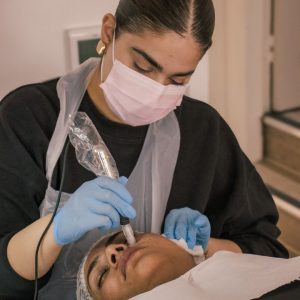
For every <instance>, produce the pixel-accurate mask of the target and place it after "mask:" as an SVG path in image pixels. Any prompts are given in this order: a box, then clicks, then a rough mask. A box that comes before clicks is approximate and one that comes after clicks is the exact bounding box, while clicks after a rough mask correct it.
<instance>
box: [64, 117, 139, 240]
mask: <svg viewBox="0 0 300 300" xmlns="http://www.w3.org/2000/svg"><path fill="white" fill-rule="evenodd" d="M69 137H70V141H71V143H72V145H73V146H74V148H75V150H76V157H77V160H78V162H79V163H80V164H81V165H82V166H83V167H85V168H86V169H88V170H90V171H92V172H93V173H94V174H96V175H97V176H107V177H110V178H112V179H118V178H119V172H118V169H117V165H116V162H115V160H114V158H113V156H112V155H111V153H110V152H109V150H108V148H107V147H106V145H105V143H104V141H103V139H102V138H101V136H100V134H99V133H98V131H97V130H96V128H95V126H94V124H93V123H92V121H91V120H90V119H89V117H88V116H87V114H86V113H84V112H77V114H76V116H75V118H74V120H73V122H72V123H71V125H70V126H69ZM120 224H121V227H122V231H123V233H124V236H125V238H126V240H127V242H128V245H129V246H133V245H134V244H135V243H136V240H135V237H134V233H133V230H132V227H131V225H130V221H129V218H127V217H124V216H121V215H120Z"/></svg>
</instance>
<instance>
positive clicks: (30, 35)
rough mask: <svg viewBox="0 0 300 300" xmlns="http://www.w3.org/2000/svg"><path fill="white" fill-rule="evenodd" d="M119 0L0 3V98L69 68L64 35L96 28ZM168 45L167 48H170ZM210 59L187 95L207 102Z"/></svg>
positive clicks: (202, 64) (36, 0)
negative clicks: (78, 28) (72, 29)
mask: <svg viewBox="0 0 300 300" xmlns="http://www.w3.org/2000/svg"><path fill="white" fill-rule="evenodd" d="M118 2H119V1H118V0H105V1H102V0H87V1H82V0H63V1H62V0H43V1H41V0H26V1H19V0H1V3H0V41H1V46H0V66H1V68H0V99H1V98H2V97H3V96H4V95H5V94H6V93H8V92H9V91H11V90H12V89H14V88H16V87H18V86H20V85H23V84H27V83H32V82H37V81H41V80H46V79H49V78H52V77H57V76H60V75H63V74H64V73H66V72H67V70H68V69H69V57H68V56H69V53H68V52H67V48H68V47H67V45H66V39H65V31H66V30H67V29H71V28H77V27H87V26H97V25H100V24H101V19H102V16H103V14H104V13H106V12H114V11H115V8H116V6H117V4H118ZM170 46H171V45H170ZM208 63H209V62H208V59H207V57H206V58H205V59H204V60H203V61H202V62H201V64H200V65H199V66H198V68H197V70H196V72H195V74H194V78H193V80H192V82H191V85H190V88H189V90H188V94H189V95H190V96H191V97H194V98H197V99H201V100H204V101H207V100H208V79H209V78H208V71H209V69H208Z"/></svg>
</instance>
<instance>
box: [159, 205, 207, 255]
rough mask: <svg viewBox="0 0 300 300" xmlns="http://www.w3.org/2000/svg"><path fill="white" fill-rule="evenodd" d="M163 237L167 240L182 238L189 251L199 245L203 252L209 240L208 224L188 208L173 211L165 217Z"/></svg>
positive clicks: (199, 214)
mask: <svg viewBox="0 0 300 300" xmlns="http://www.w3.org/2000/svg"><path fill="white" fill-rule="evenodd" d="M164 235H166V237H167V238H169V239H176V240H180V239H181V238H183V239H184V240H185V241H186V242H187V244H188V247H189V248H190V249H194V247H195V245H201V246H202V247H203V249H204V250H205V249H206V247H207V244H208V240H209V238H210V223H209V220H208V218H207V217H206V216H205V215H203V214H201V213H200V212H199V211H197V210H192V209H190V208H188V207H185V208H180V209H173V210H171V211H170V213H169V214H168V216H167V217H166V221H165V228H164Z"/></svg>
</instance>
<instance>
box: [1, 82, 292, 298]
mask: <svg viewBox="0 0 300 300" xmlns="http://www.w3.org/2000/svg"><path fill="white" fill-rule="evenodd" d="M56 83H57V79H56V80H52V81H48V82H45V83H40V84H33V85H27V86H24V87H21V88H19V89H17V90H15V91H13V92H12V93H10V94H9V95H7V96H6V97H5V98H4V99H3V101H2V102H1V104H0V145H1V146H0V298H1V299H3V298H5V297H6V298H11V299H20V300H21V299H31V298H32V295H33V287H34V285H33V282H31V281H27V280H24V279H23V278H21V277H20V276H18V275H17V274H16V273H15V272H14V271H13V270H12V268H11V267H10V265H9V263H8V260H7V256H6V248H7V244H8V241H9V239H10V238H11V237H12V236H13V235H14V234H15V233H16V232H18V231H19V230H21V229H22V228H24V227H26V226H28V225H29V224H31V223H32V222H33V221H35V220H36V219H38V218H39V205H40V203H41V201H42V200H43V198H44V195H45V190H46V188H47V180H46V177H45V159H46V152H47V148H48V144H49V141H50V139H51V136H52V133H53V131H54V128H55V124H56V120H57V117H58V113H59V99H58V97H57V93H56ZM79 110H81V111H85V112H86V113H87V114H88V115H89V116H90V118H91V120H92V121H93V123H94V124H95V126H96V128H97V129H98V130H99V132H101V136H102V137H103V139H104V141H105V143H106V145H107V146H108V148H109V150H110V151H111V153H112V155H113V157H114V158H115V160H116V163H117V167H118V170H119V173H120V175H124V176H127V177H128V176H129V175H130V173H131V171H132V170H133V168H134V165H135V164H136V162H137V159H138V157H139V154H140V151H141V149H142V146H143V143H144V139H145V136H146V133H147V129H148V126H140V127H131V126H128V125H121V124H118V123H114V122H111V121H109V120H107V119H106V118H105V117H104V116H102V115H101V114H100V113H99V112H98V111H97V109H96V107H95V106H94V104H93V103H92V101H91V99H90V98H89V96H88V94H87V93H86V94H85V96H84V99H83V101H82V103H81V106H80V109H79ZM176 115H177V118H178V122H179V126H180V131H181V145H180V151H179V156H178V161H177V165H176V169H175V173H174V178H173V184H172V188H171V193H170V198H169V201H168V205H167V211H166V214H167V213H168V212H169V211H170V210H171V209H173V208H181V207H186V206H188V207H190V208H192V209H197V210H199V211H200V212H202V213H204V214H205V215H206V216H207V217H208V218H209V220H210V223H211V236H212V237H215V238H223V239H230V240H232V241H234V242H236V243H237V244H238V245H239V246H240V247H241V249H242V250H243V252H245V253H254V254H260V255H269V256H277V257H287V256H288V254H287V251H286V250H285V248H284V247H283V246H282V245H281V244H280V243H279V242H278V241H277V240H276V238H277V237H278V235H279V230H278V228H277V227H276V225H275V224H276V222H277V220H278V213H277V210H276V207H275V204H274V202H273V200H272V198H271V196H270V193H269V192H268V190H267V189H266V187H265V185H264V183H263V182H262V180H261V178H260V176H259V175H258V173H257V172H256V170H255V168H254V166H253V165H252V164H251V162H250V161H249V160H248V159H247V157H246V156H245V155H244V153H243V152H242V150H241V149H240V147H239V145H238V142H237V141H236V138H235V137H234V135H233V133H232V131H231V130H230V128H229V127H228V125H227V124H226V122H225V121H224V120H223V119H222V118H221V116H220V115H219V114H218V113H217V112H216V111H215V110H214V109H213V108H212V107H210V106H209V105H207V104H205V103H203V102H200V101H196V100H193V99H191V98H188V97H184V99H183V102H182V105H181V106H180V107H179V108H178V109H177V110H176ZM62 156H63V154H62V155H61V157H60V160H59V162H58V164H57V166H56V168H55V170H54V174H53V181H52V186H53V187H54V188H56V189H58V187H59V184H60V179H61V169H62ZM94 177H95V175H94V174H92V173H91V172H89V171H87V170H86V169H84V168H83V167H82V166H81V165H80V164H79V163H78V162H77V160H76V157H75V151H74V148H73V147H69V153H68V156H67V168H66V178H65V184H64V187H63V191H64V192H68V193H72V192H74V191H75V190H76V189H77V188H78V187H79V186H80V185H81V184H82V183H83V182H85V181H87V180H90V179H93V178H94ZM20 255H22V250H21V249H20ZM49 273H50V272H49ZM48 277H49V274H47V275H46V276H45V277H44V278H42V279H41V280H40V286H42V285H43V284H44V283H45V282H47V279H48Z"/></svg>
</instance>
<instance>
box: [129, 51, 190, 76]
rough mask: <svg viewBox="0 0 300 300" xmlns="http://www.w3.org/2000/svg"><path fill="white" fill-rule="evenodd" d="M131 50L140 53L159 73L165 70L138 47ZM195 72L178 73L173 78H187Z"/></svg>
mask: <svg viewBox="0 0 300 300" xmlns="http://www.w3.org/2000/svg"><path fill="white" fill-rule="evenodd" d="M131 49H132V50H133V51H134V52H136V53H138V54H139V55H141V56H143V57H144V58H145V59H146V60H147V61H148V62H149V63H150V64H151V65H152V66H154V67H155V68H156V69H158V70H159V71H162V70H163V67H162V66H161V65H160V64H159V63H158V62H156V61H155V59H154V58H152V57H151V56H150V55H149V54H147V53H146V52H145V51H143V50H141V49H138V48H136V47H131ZM194 72H195V70H191V71H188V72H183V73H182V72H181V73H176V74H174V75H172V76H171V77H185V76H190V75H192V74H193V73H194Z"/></svg>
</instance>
